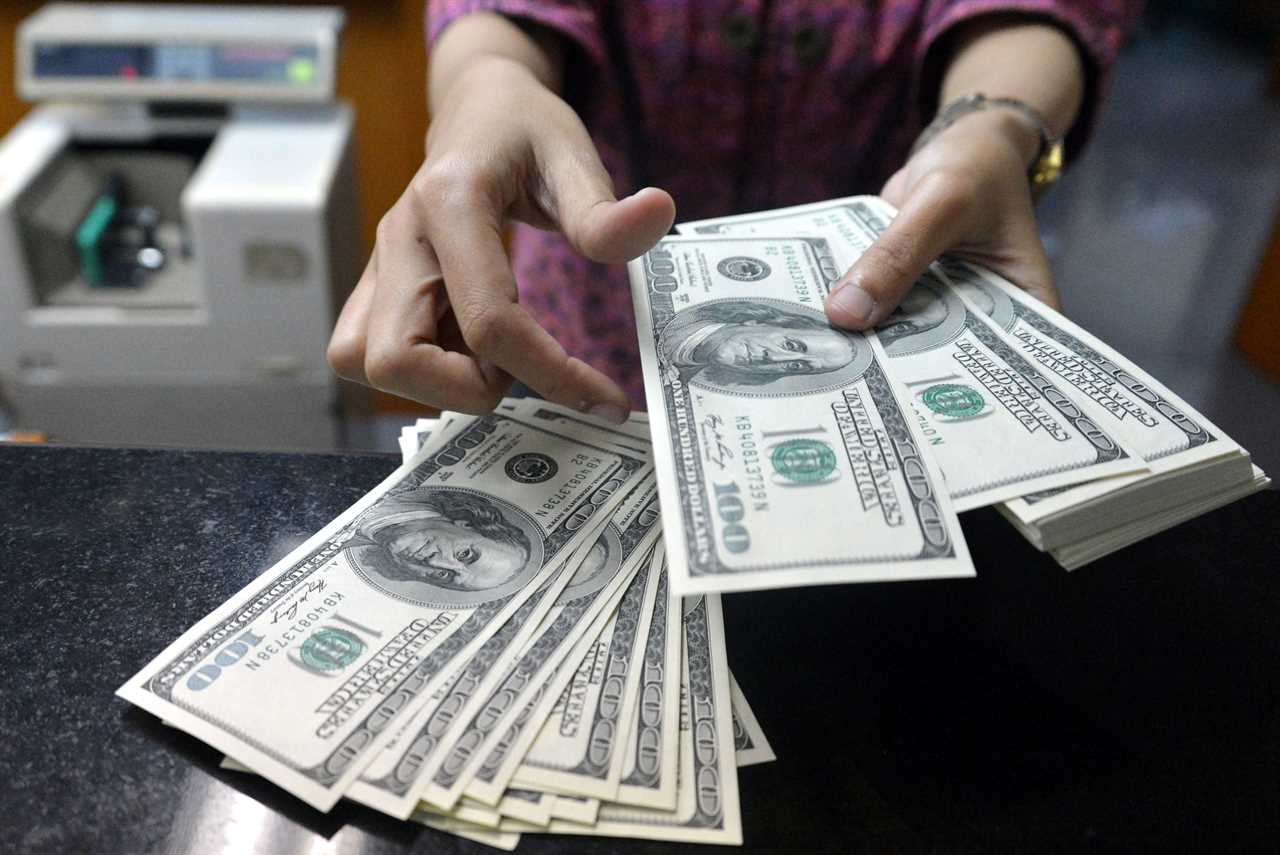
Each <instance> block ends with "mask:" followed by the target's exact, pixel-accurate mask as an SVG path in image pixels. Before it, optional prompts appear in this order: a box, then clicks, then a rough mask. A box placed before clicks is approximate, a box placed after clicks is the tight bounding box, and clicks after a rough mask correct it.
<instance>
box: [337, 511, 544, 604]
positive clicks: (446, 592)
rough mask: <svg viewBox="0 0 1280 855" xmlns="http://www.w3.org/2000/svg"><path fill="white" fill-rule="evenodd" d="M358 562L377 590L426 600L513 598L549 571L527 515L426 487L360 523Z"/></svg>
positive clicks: (354, 548) (355, 546) (354, 555)
mask: <svg viewBox="0 0 1280 855" xmlns="http://www.w3.org/2000/svg"><path fill="white" fill-rule="evenodd" d="M349 546H350V550H351V560H352V562H353V564H355V566H356V568H357V569H358V570H359V571H360V572H361V574H362V575H364V576H365V578H367V579H368V580H369V581H370V582H371V583H373V584H374V585H375V586H376V587H379V588H381V589H383V590H384V591H387V592H388V593H391V594H393V595H396V596H399V597H402V598H405V599H409V600H414V601H417V602H422V603H431V604H445V605H474V604H477V603H481V602H486V601H489V600H494V599H498V598H500V597H503V596H506V595H508V594H510V593H511V592H513V591H515V590H516V589H518V588H519V587H520V586H521V585H523V584H524V583H525V582H527V581H528V580H529V579H530V578H531V577H532V576H533V575H534V574H536V573H537V571H538V570H539V569H540V568H541V567H542V537H541V533H540V532H539V530H538V528H537V526H536V525H535V524H534V523H533V522H532V521H531V520H529V519H528V518H527V517H526V516H525V515H524V514H523V513H522V512H520V511H519V510H517V509H516V508H514V507H510V506H508V505H506V504H505V503H501V502H499V501H498V500H495V499H493V498H490V497H488V496H484V495H481V494H479V493H474V492H471V491H469V490H463V489H456V488H440V487H419V488H417V489H415V490H412V491H409V492H407V493H401V494H399V495H396V496H394V497H391V496H388V497H387V498H384V499H383V500H382V501H380V502H378V503H377V504H375V505H374V506H373V507H371V508H369V509H368V510H366V511H365V512H364V513H363V514H361V516H360V517H359V519H358V520H357V522H356V536H355V538H353V540H352V542H351V543H350V545H349Z"/></svg>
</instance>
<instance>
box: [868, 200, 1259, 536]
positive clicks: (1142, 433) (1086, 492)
mask: <svg viewBox="0 0 1280 855" xmlns="http://www.w3.org/2000/svg"><path fill="white" fill-rule="evenodd" d="M865 201H866V203H867V205H869V206H870V207H872V208H875V209H876V210H878V211H879V212H880V215H881V222H882V223H887V222H888V221H889V220H892V219H893V217H894V216H895V215H896V211H895V210H894V209H893V207H892V206H891V205H889V204H888V203H887V202H885V201H884V200H883V199H879V198H876V197H866V198H865ZM934 267H935V269H936V270H937V271H938V272H939V273H940V274H941V275H942V276H943V278H945V279H946V280H947V281H949V282H950V283H951V284H952V285H953V286H954V287H955V288H956V289H957V290H958V291H959V292H960V293H961V294H962V295H964V297H965V298H966V300H967V301H969V303H970V304H971V305H973V306H975V307H977V308H978V309H979V310H980V311H981V312H982V313H984V314H985V315H987V316H988V317H989V318H990V319H991V321H992V323H993V324H994V325H995V326H996V327H998V328H1000V329H1001V330H1003V331H1004V332H1005V333H1006V335H1007V336H1008V337H1009V338H1010V339H1011V340H1013V341H1014V342H1016V344H1017V346H1018V347H1019V349H1020V350H1021V351H1022V353H1023V354H1025V355H1026V357H1027V358H1028V359H1031V360H1033V361H1035V362H1036V363H1038V364H1039V365H1040V366H1041V367H1042V368H1043V369H1044V370H1045V371H1046V372H1048V373H1050V374H1051V375H1052V376H1053V377H1054V378H1055V379H1057V380H1058V381H1059V382H1061V383H1062V384H1063V385H1064V387H1065V388H1067V389H1068V390H1069V391H1070V392H1071V393H1072V394H1073V397H1074V398H1075V399H1076V400H1077V401H1078V402H1079V403H1080V405H1081V407H1082V408H1083V409H1085V410H1086V411H1087V412H1088V413H1089V414H1090V415H1091V417H1092V418H1093V419H1094V420H1095V421H1096V422H1097V424H1098V425H1099V426H1101V427H1102V428H1103V429H1104V430H1106V431H1108V432H1109V433H1110V434H1111V435H1113V436H1115V437H1116V438H1117V440H1118V441H1121V442H1123V443H1125V444H1126V445H1127V447H1129V448H1130V449H1132V450H1133V451H1134V453H1135V454H1137V455H1138V456H1140V457H1142V458H1143V459H1144V461H1145V462H1146V463H1147V464H1148V467H1149V470H1150V471H1149V472H1145V473H1137V474H1134V475H1130V476H1125V477H1119V478H1106V479H1100V480H1098V481H1095V482H1092V483H1089V484H1083V485H1080V486H1077V487H1073V488H1070V489H1066V490H1061V489H1060V490H1045V491H1042V492H1041V493H1040V494H1033V495H1030V496H1028V497H1026V498H1024V499H1021V500H1013V501H1010V502H1008V503H1007V504H1006V506H1005V507H1006V508H1008V509H1011V510H1014V511H1016V513H1015V516H1016V517H1017V518H1019V519H1021V520H1023V521H1024V522H1031V521H1033V520H1035V519H1040V518H1042V517H1044V516H1046V515H1048V514H1051V513H1055V512H1057V511H1060V510H1063V509H1065V508H1070V507H1072V506H1074V505H1079V504H1082V503H1085V502H1088V501H1090V500H1093V499H1096V498H1099V497H1101V496H1104V495H1106V494H1108V493H1111V492H1115V491H1118V490H1120V489H1122V488H1125V487H1128V486H1130V485H1132V484H1135V483H1140V482H1142V481H1144V480H1155V479H1156V478H1158V477H1159V476H1163V475H1167V474H1168V473H1171V472H1173V471H1175V470H1180V469H1187V468H1189V467H1192V466H1198V465H1203V464H1205V463H1206V462H1207V461H1213V460H1215V459H1220V458H1227V459H1229V463H1228V465H1229V466H1231V467H1233V468H1234V469H1235V471H1236V473H1237V475H1238V480H1247V479H1248V478H1249V477H1250V463H1249V460H1248V455H1247V454H1246V453H1244V451H1243V450H1242V449H1241V448H1240V446H1239V445H1238V444H1236V443H1235V442H1234V441H1233V440H1232V439H1231V438H1230V437H1228V436H1227V435H1226V434H1225V433H1224V432H1223V431H1222V430H1221V429H1220V428H1218V427H1217V426H1215V425H1214V424H1213V423H1212V422H1210V421H1209V420H1208V419H1207V418H1205V417H1204V415H1202V414H1201V413H1199V412H1197V411H1196V409H1195V408H1194V407H1192V406H1191V405H1190V404H1188V403H1187V402H1186V401H1184V400H1182V399H1181V398H1180V397H1178V396H1177V395H1176V394H1174V393H1173V392H1172V391H1171V390H1169V389H1168V387H1166V386H1165V385H1164V384H1163V383H1161V382H1160V381H1158V380H1156V379H1155V378H1154V377H1152V376H1151V375H1150V374H1148V373H1147V372H1146V371H1144V370H1142V368H1140V367H1139V366H1138V365H1136V364H1135V363H1134V362H1133V361H1132V360H1130V359H1129V358H1127V357H1126V356H1124V355H1123V354H1121V353H1119V352H1118V351H1117V350H1115V348H1113V347H1111V346H1110V345H1108V344H1107V343H1106V342H1103V341H1102V340H1100V339H1098V338H1097V337H1096V336H1094V335H1093V334H1092V333H1090V332H1088V331H1087V330H1085V329H1083V328H1081V327H1080V326H1079V325H1077V324H1076V323H1074V322H1073V321H1072V320H1071V319H1070V318H1067V317H1066V316H1064V315H1062V314H1061V313H1060V312H1058V311H1056V310H1054V309H1053V308H1051V307H1049V306H1046V305H1045V304H1043V303H1041V302H1040V301H1039V300H1036V299H1035V298H1034V297H1032V296H1031V295H1029V294H1027V293H1026V292H1025V291H1023V290H1022V289H1021V288H1018V287H1017V286H1016V285H1014V284H1013V283H1011V282H1009V281H1008V280H1007V279H1005V278H1004V277H1002V276H1000V275H999V274H997V273H995V272H994V271H991V270H988V269H987V268H985V267H982V266H980V265H976V264H970V263H968V262H965V261H962V260H960V259H956V258H951V257H948V256H943V257H942V258H941V259H939V261H938V263H937V264H935V265H934ZM1162 480H1164V479H1162Z"/></svg>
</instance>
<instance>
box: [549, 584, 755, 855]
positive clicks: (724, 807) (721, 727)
mask: <svg viewBox="0 0 1280 855" xmlns="http://www.w3.org/2000/svg"><path fill="white" fill-rule="evenodd" d="M683 605H684V636H685V641H684V646H685V653H684V660H683V662H684V686H685V692H684V693H682V707H683V709H682V711H681V717H680V742H679V744H680V748H679V772H678V774H677V797H676V807H675V809H674V810H669V811H666V810H652V809H646V808H637V807H631V806H628V805H619V804H612V803H605V804H602V805H601V806H600V812H599V814H598V815H597V816H596V821H595V824H594V825H592V826H581V825H577V824H576V823H568V822H563V821H560V820H555V819H553V820H552V821H551V824H550V825H549V826H548V827H547V829H546V830H547V831H550V832H552V833H559V834H594V835H601V836H605V837H638V838H644V839H648V840H672V841H684V842H689V843H723V844H741V843H742V816H741V813H740V808H739V803H738V768H737V763H736V762H735V756H734V738H733V719H732V715H731V712H730V705H731V700H730V697H729V695H730V688H729V664H728V660H727V658H726V656H725V646H724V621H723V617H722V614H721V610H720V597H719V596H718V595H714V594H710V595H706V596H698V597H692V598H687V599H686V600H685V601H684V604H683Z"/></svg>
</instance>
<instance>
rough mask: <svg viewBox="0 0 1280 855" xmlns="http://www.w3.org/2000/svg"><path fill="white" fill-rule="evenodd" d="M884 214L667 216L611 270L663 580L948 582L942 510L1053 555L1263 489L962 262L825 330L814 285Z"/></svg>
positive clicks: (954, 568) (1229, 448) (1124, 363)
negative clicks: (659, 515) (634, 349)
mask: <svg viewBox="0 0 1280 855" xmlns="http://www.w3.org/2000/svg"><path fill="white" fill-rule="evenodd" d="M895 213H896V212H895V211H894V210H893V208H892V207H891V206H889V205H888V204H887V203H886V202H884V201H883V200H881V199H879V198H876V197H871V196H858V197H851V198H845V199H836V200H832V201H829V202H820V203H817V204H812V205H802V206H799V207H793V208H784V209H780V210H775V211H764V212H760V213H755V214H746V215H741V216H734V217H725V218H721V219H715V220H703V221H698V222H691V223H685V224H681V225H679V226H677V230H678V231H679V233H680V236H679V237H671V238H667V239H665V240H663V241H662V242H661V243H659V244H658V246H656V247H655V248H654V249H653V250H651V251H650V252H648V253H646V254H645V255H644V256H642V257H641V258H639V259H637V260H636V261H634V262H632V263H631V265H630V274H631V284H632V292H633V296H634V299H635V308H636V321H637V327H638V329H639V334H640V348H641V354H642V359H643V362H644V370H645V392H646V396H647V398H648V404H649V410H650V412H651V413H652V414H653V420H654V431H653V441H654V451H655V455H656V458H655V464H656V466H657V472H658V483H659V488H660V493H661V498H662V507H663V514H664V522H665V523H666V526H667V529H666V530H667V535H666V537H667V546H668V550H669V552H670V553H671V562H672V573H673V583H674V584H676V585H677V588H678V589H679V590H680V591H682V592H689V591H693V590H718V591H728V590H737V589H741V588H760V587H772V586H776V585H791V584H807V583H820V582H833V581H857V580H859V579H864V578H867V577H868V576H879V577H882V578H888V579H894V578H905V577H908V576H911V575H939V576H941V575H953V574H963V573H965V572H972V568H971V567H969V566H968V559H967V557H966V555H965V553H964V548H963V541H962V536H961V534H960V530H959V528H958V526H957V524H956V520H955V512H958V511H966V510H970V509H973V508H978V507H982V506H985V505H994V506H996V507H997V508H998V509H999V511H1000V512H1001V513H1002V514H1003V515H1004V516H1005V517H1006V518H1008V519H1009V520H1010V521H1011V522H1012V523H1013V525H1014V526H1015V527H1017V529H1018V530H1019V531H1020V532H1021V533H1022V534H1023V535H1024V536H1025V537H1026V538H1027V539H1028V540H1029V541H1030V542H1031V543H1032V544H1034V545H1035V546H1036V547H1037V548H1038V549H1041V550H1045V551H1048V552H1050V553H1051V554H1052V555H1053V557H1054V558H1055V559H1056V560H1057V561H1058V562H1059V563H1060V564H1061V565H1063V566H1064V567H1066V568H1068V569H1074V568H1076V567H1079V566H1081V565H1083V564H1086V563H1088V562H1090V561H1093V560H1095V559H1097V558H1099V557H1101V556H1103V555H1106V554H1108V553H1110V552H1114V551H1116V550H1118V549H1120V548H1122V547H1124V546H1128V545H1130V544H1132V543H1135V542H1137V541H1139V540H1141V539H1143V538H1145V537H1148V536H1150V535H1152V534H1154V533H1156V532H1159V531H1162V530H1164V529H1166V528H1169V527H1170V526H1173V525H1176V524H1177V523H1180V522H1183V521H1185V520H1187V519H1190V518H1192V517H1194V516H1197V515H1199V514H1202V513H1205V512H1207V511H1209V510H1212V509H1214V508H1217V507H1220V506H1222V505H1224V504H1226V503H1228V502H1231V501H1234V500H1236V499H1238V498H1241V497H1243V496H1246V495H1248V494H1250V493H1253V492H1256V491H1257V490H1260V489H1262V488H1264V487H1265V486H1266V485H1267V484H1268V483H1269V481H1268V480H1267V478H1266V476H1265V475H1264V474H1263V473H1262V471H1261V470H1260V469H1258V468H1257V467H1256V466H1254V465H1253V464H1252V462H1251V460H1250V458H1249V454H1248V452H1246V451H1245V450H1244V449H1242V448H1241V447H1240V446H1239V445H1238V444H1236V443H1235V442H1234V441H1232V439H1231V438H1230V437H1228V436H1227V435H1226V434H1225V433H1223V432H1222V431H1221V430H1220V429H1219V428H1217V427H1216V426H1215V425H1213V424H1212V423H1211V422H1210V421H1209V420H1208V419H1206V418H1205V417H1204V416H1203V415H1201V414H1200V413H1198V412H1196V410H1195V409H1194V408H1192V407H1191V406H1190V405H1189V404H1187V403H1186V402H1185V401H1183V400H1182V399H1181V398H1179V397H1178V396H1177V395H1175V394H1174V393H1173V392H1171V391H1170V390H1169V389H1168V388H1166V387H1165V386H1164V385H1163V384H1161V383H1160V382H1159V381H1157V380H1156V379H1154V378H1153V377H1151V376H1150V375H1148V374H1147V373H1146V372H1144V371H1143V370H1142V369H1141V368H1139V367H1138V366H1137V365H1135V364H1134V363H1133V362H1131V361H1130V360H1128V359H1126V358H1125V357H1124V356H1123V355H1121V354H1120V353H1118V352H1117V351H1116V350H1115V349H1113V348H1111V347H1109V346H1108V345H1107V344H1105V343H1103V342H1102V341H1100V340H1098V339H1097V338H1096V337H1095V336H1093V335H1090V334H1089V333H1088V332H1086V331H1085V330H1083V329H1081V328H1080V327H1079V326H1077V325H1076V324H1074V323H1072V322H1071V321H1070V320H1068V319H1067V318H1065V317H1064V316H1063V315H1061V314H1060V313H1058V312H1056V311H1055V310H1053V309H1051V308H1049V307H1048V306H1045V305H1044V304H1042V303H1040V302H1038V301H1037V300H1035V299H1034V298H1032V297H1030V296H1029V295H1027V294H1026V293H1025V292H1024V291H1022V290H1020V289H1019V288H1017V287H1015V286H1014V285H1013V284H1012V283H1010V282H1008V281H1006V280H1005V279H1003V278H1001V277H1000V276H998V275H997V274H995V273H993V272H991V271H989V270H985V269H983V268H981V267H978V266H976V265H973V264H969V263H966V262H964V261H961V260H958V259H949V258H946V257H944V258H942V259H940V260H939V261H938V262H937V263H936V264H934V265H933V266H932V267H931V269H930V270H929V271H927V272H926V273H925V275H924V276H923V277H922V278H921V279H920V281H919V282H917V283H916V285H915V286H914V288H913V289H912V290H911V291H910V292H909V293H908V294H907V297H906V299H905V300H904V301H903V302H902V305H901V306H900V307H899V308H898V309H897V311H895V312H893V314H892V315H890V316H889V318H887V319H886V321H885V322H884V323H882V324H881V325H880V326H879V327H878V328H877V329H876V330H875V331H874V332H873V333H868V334H867V335H865V336H856V335H845V334H841V333H839V332H837V331H835V330H833V329H831V328H830V327H829V326H827V325H826V323H825V322H824V319H823V315H822V306H823V301H824V299H825V297H826V295H827V293H828V291H829V288H830V286H831V284H832V283H833V281H834V280H835V278H836V277H837V276H838V274H839V273H840V272H842V271H844V270H846V269H848V267H849V266H851V265H852V264H853V263H854V262H855V261H857V259H858V258H859V256H861V254H862V253H863V252H865V251H866V250H867V248H868V247H869V246H870V245H871V244H872V242H873V241H874V240H875V239H876V237H877V236H878V235H879V234H880V233H881V232H882V231H883V230H884V229H885V227H886V226H887V225H888V223H889V222H890V221H891V220H892V219H893V217H894V216H895ZM780 520H785V521H786V522H785V524H784V525H785V526H786V527H790V528H792V529H795V528H807V529H809V530H811V531H812V532H813V535H814V536H813V537H811V538H808V539H805V540H804V541H803V543H799V542H798V541H799V540H800V539H799V538H794V539H793V538H787V537H779V528H778V527H779V525H780V522H779V521H780ZM841 532H843V534H840V533H841ZM797 547H799V548H797ZM686 578H687V579H689V580H691V581H688V582H685V581H684V580H685V579H686Z"/></svg>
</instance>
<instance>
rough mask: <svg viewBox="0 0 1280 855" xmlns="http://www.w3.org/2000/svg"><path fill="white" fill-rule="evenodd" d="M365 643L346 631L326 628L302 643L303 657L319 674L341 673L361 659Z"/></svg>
mask: <svg viewBox="0 0 1280 855" xmlns="http://www.w3.org/2000/svg"><path fill="white" fill-rule="evenodd" d="M363 652H364V642H363V641H361V640H360V639H359V638H358V637H356V635H355V634H354V633H350V632H347V631H346V630H345V629H334V628H333V627H326V628H324V629H322V630H320V631H318V632H315V633H313V634H312V635H311V637H310V638H308V639H307V640H306V641H304V642H302V651H301V657H302V661H303V662H304V663H306V665H307V667H308V668H310V669H311V670H313V671H316V672H317V673H320V672H324V671H341V670H342V669H343V668H346V667H347V666H348V665H350V664H351V663H352V662H355V661H356V660H357V659H359V658H360V654H361V653H363Z"/></svg>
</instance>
